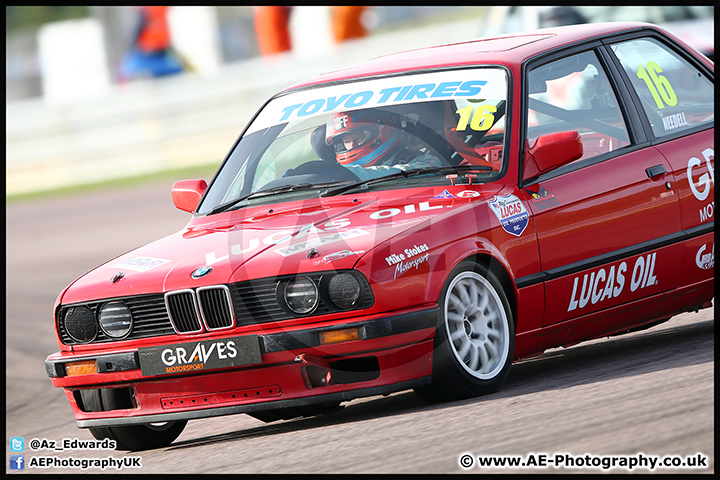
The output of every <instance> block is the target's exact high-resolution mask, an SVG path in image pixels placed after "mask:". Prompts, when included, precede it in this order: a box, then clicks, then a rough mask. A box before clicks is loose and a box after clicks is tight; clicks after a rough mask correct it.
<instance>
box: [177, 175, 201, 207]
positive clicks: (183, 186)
mask: <svg viewBox="0 0 720 480" xmlns="http://www.w3.org/2000/svg"><path fill="white" fill-rule="evenodd" d="M205 190H207V183H206V182H205V180H180V181H179V182H175V185H173V187H172V199H173V203H174V204H175V206H176V207H177V208H179V209H180V210H182V211H183V212H189V213H194V212H195V209H196V208H197V206H198V203H200V199H201V198H202V196H203V194H204V193H205Z"/></svg>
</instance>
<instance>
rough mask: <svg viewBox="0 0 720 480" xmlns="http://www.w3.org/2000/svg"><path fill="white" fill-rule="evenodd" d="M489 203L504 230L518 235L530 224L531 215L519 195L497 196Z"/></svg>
mask: <svg viewBox="0 0 720 480" xmlns="http://www.w3.org/2000/svg"><path fill="white" fill-rule="evenodd" d="M488 205H490V209H491V210H492V211H493V213H494V214H495V216H496V217H497V218H498V220H499V221H500V225H502V228H503V230H505V231H506V232H508V233H509V234H511V235H515V236H516V237H519V236H520V235H522V233H523V232H524V231H525V228H527V226H528V219H529V215H528V212H527V210H526V209H525V205H523V203H522V202H521V201H520V199H519V198H518V197H516V196H515V195H505V196H503V197H495V198H494V199H493V201H492V202H490V203H489V204H488Z"/></svg>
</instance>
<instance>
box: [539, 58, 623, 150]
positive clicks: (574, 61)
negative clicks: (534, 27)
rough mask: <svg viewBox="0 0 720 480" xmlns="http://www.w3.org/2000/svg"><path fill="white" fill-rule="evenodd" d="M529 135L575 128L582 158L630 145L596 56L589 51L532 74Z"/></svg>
mask: <svg viewBox="0 0 720 480" xmlns="http://www.w3.org/2000/svg"><path fill="white" fill-rule="evenodd" d="M527 105H528V112H527V115H526V118H527V137H528V140H530V141H533V140H534V139H536V138H537V137H539V136H540V135H546V134H548V133H556V132H564V131H569V130H575V131H577V132H579V133H580V136H581V138H582V143H583V157H582V159H585V158H591V157H594V156H597V155H602V154H604V153H608V152H611V151H614V150H617V149H618V148H621V147H624V146H626V145H628V143H629V136H628V134H627V128H626V125H625V121H624V120H623V117H622V115H621V113H620V109H619V108H618V102H617V99H616V97H615V93H614V92H613V90H612V87H611V86H610V82H609V81H608V77H607V74H606V72H605V70H604V69H603V67H602V65H601V64H600V62H599V60H598V58H597V55H596V54H595V52H592V51H588V52H583V53H580V54H577V55H572V56H570V57H566V58H562V59H560V60H556V61H554V62H551V63H548V64H545V65H542V66H540V67H537V68H534V69H532V70H531V71H530V73H529V76H528V102H527Z"/></svg>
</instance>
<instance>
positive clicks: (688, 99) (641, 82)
mask: <svg viewBox="0 0 720 480" xmlns="http://www.w3.org/2000/svg"><path fill="white" fill-rule="evenodd" d="M612 49H613V51H614V52H615V55H617V57H618V59H620V63H621V64H622V66H623V68H624V69H625V71H626V72H627V75H628V77H629V78H630V81H631V83H632V86H633V88H634V89H635V91H636V92H637V94H638V96H639V97H640V101H641V104H642V107H643V109H644V110H645V113H646V114H647V116H648V119H649V120H650V125H651V126H652V129H653V132H654V134H655V136H656V137H663V136H666V135H672V134H675V133H677V132H680V131H682V130H688V129H691V128H694V127H696V126H698V125H703V124H709V125H710V124H712V123H713V121H714V115H713V113H714V108H715V105H714V96H715V95H714V86H713V82H712V81H710V79H709V78H707V77H706V76H705V75H703V74H702V72H700V71H699V70H698V69H697V68H695V67H693V66H692V65H691V64H690V63H688V62H687V61H686V60H685V59H683V58H682V57H680V56H679V55H678V54H676V53H675V52H673V51H672V50H670V49H669V48H667V47H666V46H665V45H663V44H661V43H660V42H658V41H656V40H654V39H652V38H643V39H636V40H630V41H627V42H621V43H617V44H614V45H613V46H612Z"/></svg>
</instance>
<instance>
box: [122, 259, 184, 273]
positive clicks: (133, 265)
mask: <svg viewBox="0 0 720 480" xmlns="http://www.w3.org/2000/svg"><path fill="white" fill-rule="evenodd" d="M169 261H170V260H165V259H164V258H152V257H133V258H128V259H127V260H123V261H122V262H120V263H114V264H112V265H108V266H109V267H112V268H124V269H127V270H132V271H134V272H140V273H143V272H147V271H148V270H150V269H151V268H155V267H159V266H160V265H164V264H166V263H168V262H169Z"/></svg>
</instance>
